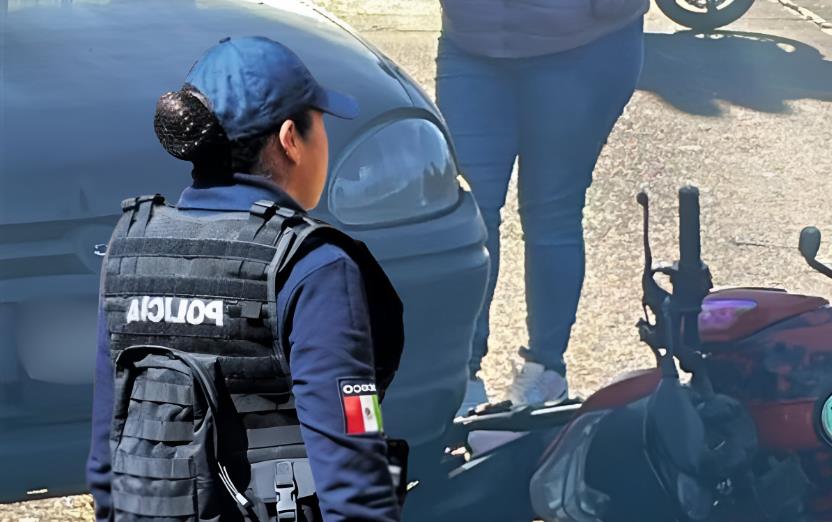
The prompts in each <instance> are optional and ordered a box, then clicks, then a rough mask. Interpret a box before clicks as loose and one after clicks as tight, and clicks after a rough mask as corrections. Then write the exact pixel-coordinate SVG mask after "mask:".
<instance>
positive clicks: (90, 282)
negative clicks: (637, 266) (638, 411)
mask: <svg viewBox="0 0 832 522" xmlns="http://www.w3.org/2000/svg"><path fill="white" fill-rule="evenodd" d="M269 4H275V5H269ZM0 9H5V10H7V11H6V12H4V13H2V14H3V16H4V17H5V26H4V27H3V31H4V35H3V36H4V39H3V42H4V49H3V58H4V60H5V61H4V63H3V67H4V71H3V74H4V76H3V78H2V81H3V84H2V92H3V96H4V98H3V100H2V103H3V109H4V110H3V112H2V114H3V118H4V119H3V120H2V122H1V123H0V165H2V171H0V330H2V331H3V332H4V335H3V336H0V462H3V463H4V464H6V466H7V469H16V470H20V471H19V472H17V473H14V474H8V473H7V474H5V475H4V477H3V478H0V502H5V501H14V500H20V499H22V498H27V497H28V498H31V497H36V496H53V495H57V494H65V493H73V492H81V491H83V490H84V489H85V485H84V477H83V473H84V460H85V459H86V456H87V450H88V447H89V417H90V408H91V398H92V384H93V383H92V378H93V367H94V360H95V350H96V329H95V318H96V309H97V306H98V303H97V292H98V284H99V270H100V260H101V258H100V257H99V256H98V255H97V254H96V249H98V250H100V247H98V248H97V247H96V245H101V244H105V243H106V242H107V240H108V238H109V235H110V232H111V230H112V226H113V224H114V223H115V221H116V220H117V218H118V216H119V214H120V209H119V201H120V200H121V199H123V198H126V197H131V196H136V195H140V194H148V193H154V192H159V193H162V194H163V195H165V196H167V198H168V199H169V200H172V201H175V200H176V199H177V197H178V194H179V192H180V191H181V190H182V188H184V187H185V186H186V185H187V184H188V183H189V181H190V180H189V178H188V171H189V164H187V163H185V162H181V161H178V160H175V159H173V158H172V157H170V156H168V155H167V154H166V153H165V152H164V150H163V149H162V148H161V146H159V144H158V142H157V140H156V137H155V135H154V133H153V124H152V121H153V113H154V110H155V104H156V100H157V99H158V97H159V96H160V95H161V94H162V93H164V92H166V91H171V90H177V89H179V88H180V86H181V83H182V81H183V79H184V77H185V75H186V73H187V71H188V68H189V67H190V65H191V64H192V63H193V61H194V60H195V59H196V58H197V57H198V56H199V55H200V54H201V53H202V52H204V51H205V50H206V49H207V48H208V47H210V46H211V45H213V44H215V43H216V42H217V41H218V40H219V39H220V38H223V37H225V36H231V37H234V36H240V35H250V34H261V35H265V36H269V37H272V38H275V39H277V40H280V41H282V42H283V43H285V44H287V45H288V46H289V47H290V48H292V49H293V50H294V51H295V52H297V53H298V55H299V56H300V57H301V58H302V59H303V60H304V62H306V63H307V65H308V66H309V68H310V70H311V71H312V73H313V74H314V75H315V76H316V78H317V79H318V80H319V81H320V82H321V83H322V84H324V85H327V86H329V87H332V88H335V89H337V90H340V91H342V92H345V93H347V94H351V95H353V96H355V97H356V99H357V100H358V102H359V105H360V106H361V115H360V116H359V118H358V119H356V120H352V121H344V120H338V119H336V118H331V117H327V120H326V123H327V130H328V134H329V137H330V164H331V166H337V165H338V163H339V161H340V160H341V157H342V156H343V155H344V154H346V153H348V151H349V150H350V147H351V146H352V144H354V143H355V142H356V141H357V140H359V139H360V138H361V136H362V135H364V134H365V133H367V132H369V131H371V129H372V128H373V127H375V126H379V125H384V124H386V123H388V122H392V121H397V120H399V119H405V118H421V119H425V120H429V121H431V122H433V123H434V124H436V125H437V126H438V127H439V128H440V130H441V132H442V133H443V134H444V135H445V136H446V138H447V136H448V131H447V128H446V126H445V124H444V122H443V120H442V117H441V115H440V114H439V112H438V110H437V109H436V107H435V106H434V105H433V104H432V103H431V102H430V100H429V99H428V98H427V96H426V95H425V94H424V92H423V91H422V90H421V89H420V88H419V87H418V86H416V85H415V84H413V83H412V80H410V79H409V78H408V77H407V76H406V75H404V74H403V73H402V72H401V71H399V70H398V68H397V67H395V65H394V64H392V62H390V61H389V60H388V59H387V58H385V57H384V56H383V55H382V54H381V53H380V52H378V51H377V50H375V49H374V48H373V47H372V46H370V45H369V44H366V42H364V41H363V40H361V39H360V38H358V37H357V36H356V35H354V34H352V33H350V32H349V30H348V29H345V27H344V26H343V24H341V23H340V22H338V21H337V20H334V19H331V18H329V17H327V16H325V15H323V14H321V13H319V12H317V11H316V10H315V9H313V8H311V7H309V6H308V5H305V4H302V3H299V2H294V1H291V0H286V1H281V2H279V3H276V2H266V3H258V2H248V1H240V0H198V1H190V0H114V1H107V0H78V1H74V2H60V1H56V2H48V1H40V2H35V1H28V0H23V1H15V2H10V3H7V4H4V5H3V7H0ZM449 146H450V144H449ZM326 200H327V198H326V194H324V197H322V201H326ZM313 214H314V215H316V216H317V217H321V218H323V219H327V220H332V219H333V216H332V215H331V214H330V213H329V212H328V210H327V209H326V208H325V205H321V208H318V209H315V211H313ZM336 224H337V223H336ZM342 228H343V229H344V230H345V231H347V232H348V233H350V234H351V235H353V236H354V237H356V238H358V239H361V240H363V241H364V242H366V243H367V245H368V246H369V248H370V249H371V250H372V251H373V253H374V254H375V255H376V256H377V257H378V258H379V260H380V262H381V264H382V266H383V267H384V268H385V270H386V271H387V272H388V274H389V275H390V277H391V280H392V281H393V284H394V285H395V287H396V288H397V290H398V291H399V293H400V294H401V296H402V299H403V301H404V304H405V329H406V348H405V355H404V358H403V366H402V367H401V370H400V371H399V373H398V375H397V377H396V380H395V381H394V384H393V386H392V387H391V388H390V390H389V391H388V395H387V397H386V399H385V402H384V406H383V407H384V415H385V420H386V422H385V426H386V427H387V428H388V429H389V431H390V433H391V434H392V435H397V436H404V437H406V438H408V439H409V440H410V441H411V444H413V445H414V446H415V447H416V451H415V452H414V455H415V456H416V458H418V456H419V449H418V447H419V446H420V445H431V444H433V443H434V442H435V441H436V440H437V439H438V438H439V437H441V435H442V433H443V431H444V429H445V428H446V426H447V424H448V423H449V421H450V419H451V418H452V416H453V413H454V411H455V409H456V407H457V405H458V404H459V401H460V400H461V398H462V395H463V393H464V387H465V379H466V376H467V359H468V355H469V350H470V343H471V337H472V335H473V328H474V318H475V317H476V314H477V313H478V311H479V309H480V307H481V303H482V297H483V293H484V289H485V282H486V278H487V267H488V256H487V253H486V251H485V248H484V241H485V227H484V225H483V223H482V219H481V217H480V215H479V211H478V209H477V206H476V204H475V202H474V199H473V196H472V195H471V193H470V192H468V191H467V190H465V189H462V188H460V189H459V200H458V202H457V203H456V204H455V205H453V206H452V207H449V208H445V209H442V210H441V211H438V212H436V213H434V214H431V215H427V216H421V217H418V218H414V219H413V220H412V222H407V223H394V224H385V225H383V226H375V227H352V228H350V227H342ZM27 493H28V494H27Z"/></svg>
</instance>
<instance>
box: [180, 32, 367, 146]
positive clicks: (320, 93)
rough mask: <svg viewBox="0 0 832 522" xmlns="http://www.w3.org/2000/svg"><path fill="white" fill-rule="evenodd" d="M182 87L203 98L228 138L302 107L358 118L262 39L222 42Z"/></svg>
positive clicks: (344, 100)
mask: <svg viewBox="0 0 832 522" xmlns="http://www.w3.org/2000/svg"><path fill="white" fill-rule="evenodd" d="M185 83H186V84H189V85H191V86H192V87H194V88H195V89H196V90H197V91H199V93H200V94H202V96H203V97H204V98H205V99H204V100H203V101H204V102H205V103H206V104H207V105H208V108H209V109H211V112H213V113H214V116H216V118H217V120H218V121H219V123H220V125H221V126H222V128H223V130H224V131H225V134H226V135H227V136H228V138H229V139H230V140H241V139H245V138H251V137H255V136H260V135H263V134H265V133H267V132H269V131H272V130H275V129H276V127H277V126H278V125H280V124H281V123H283V122H284V121H285V120H286V119H287V118H289V117H291V116H293V115H295V114H297V113H298V112H300V111H301V110H302V109H304V108H307V107H312V108H315V109H318V110H320V111H323V112H326V113H329V114H332V115H333V116H337V117H339V118H346V119H352V118H355V117H356V116H358V103H357V102H356V101H355V98H353V97H352V96H348V95H346V94H341V93H339V92H336V91H333V90H330V89H326V88H324V87H322V86H321V85H320V84H318V82H317V81H316V80H315V78H314V77H313V76H312V73H310V72H309V69H307V68H306V66H305V65H304V64H303V62H302V61H301V60H300V58H298V56H297V55H296V54H295V53H293V52H292V51H291V50H290V49H289V48H288V47H286V46H284V45H282V44H280V43H278V42H275V41H274V40H270V39H268V38H265V37H263V36H246V37H242V38H229V37H227V38H223V39H222V40H220V42H219V44H217V45H215V46H214V47H212V48H210V49H208V51H206V52H205V54H204V55H202V57H200V58H199V60H197V62H196V63H195V64H194V65H193V67H191V70H190V72H189V73H188V76H187V78H185Z"/></svg>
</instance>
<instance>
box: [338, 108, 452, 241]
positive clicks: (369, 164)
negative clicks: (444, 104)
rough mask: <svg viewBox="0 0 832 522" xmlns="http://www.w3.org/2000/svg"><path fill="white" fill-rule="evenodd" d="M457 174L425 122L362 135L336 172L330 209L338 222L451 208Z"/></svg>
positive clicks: (379, 219) (371, 221) (363, 222)
mask: <svg viewBox="0 0 832 522" xmlns="http://www.w3.org/2000/svg"><path fill="white" fill-rule="evenodd" d="M458 198H459V184H458V182H457V170H456V164H455V162H454V159H453V157H452V156H451V151H450V148H449V147H448V142H447V141H446V140H445V136H444V135H443V134H442V132H441V131H440V130H439V128H438V127H437V126H436V125H434V124H433V123H431V122H429V121H427V120H421V119H408V120H400V121H397V122H394V123H391V124H388V125H385V126H383V127H380V128H378V129H376V130H374V131H373V132H371V133H369V134H368V135H366V136H365V137H364V138H363V139H362V141H361V142H360V143H359V144H358V145H357V146H356V147H354V148H353V149H352V151H350V152H349V153H348V155H347V156H346V158H345V159H344V160H343V161H342V162H341V163H340V164H339V165H338V166H337V167H336V170H335V172H334V175H333V181H332V185H331V187H330V191H329V208H330V211H331V212H332V214H333V215H334V216H335V217H336V218H337V219H338V220H339V221H341V222H342V223H345V224H349V225H369V224H378V223H389V222H391V221H400V220H408V219H412V218H416V217H421V216H425V215H429V214H433V213H436V212H439V211H441V210H444V209H446V208H448V207H450V206H453V205H454V204H455V203H456V202H457V200H458Z"/></svg>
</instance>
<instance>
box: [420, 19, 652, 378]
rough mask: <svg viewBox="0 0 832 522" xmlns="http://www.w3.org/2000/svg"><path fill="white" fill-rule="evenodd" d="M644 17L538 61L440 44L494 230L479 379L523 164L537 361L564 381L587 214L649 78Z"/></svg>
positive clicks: (452, 113) (452, 104) (443, 99)
mask: <svg viewBox="0 0 832 522" xmlns="http://www.w3.org/2000/svg"><path fill="white" fill-rule="evenodd" d="M643 55H644V37H643V26H642V20H641V19H639V20H638V21H637V22H635V23H633V24H630V25H628V26H627V27H625V28H624V29H621V30H619V31H616V32H615V33H612V34H609V35H607V36H605V37H603V38H601V39H599V40H596V41H594V42H592V43H590V44H588V45H585V46H582V47H578V48H576V49H572V50H569V51H565V52H562V53H556V54H549V55H544V56H539V57H532V58H519V59H501V58H488V57H482V56H476V55H472V54H468V53H466V52H465V51H462V50H461V49H459V48H458V47H456V46H455V45H454V44H453V43H452V42H450V41H449V40H448V39H447V38H445V37H440V40H439V54H438V57H437V78H436V95H437V101H438V104H439V108H440V109H441V110H442V113H443V114H444V116H445V118H446V120H447V123H448V126H449V128H450V131H451V135H452V138H453V141H454V144H455V147H456V152H457V156H458V159H459V164H460V166H461V169H462V174H463V176H464V177H465V178H466V179H467V180H468V182H469V183H470V185H471V190H472V191H473V193H474V196H475V197H476V199H477V202H478V204H479V206H480V209H481V211H482V215H483V219H484V220H485V224H486V226H487V228H488V236H489V237H488V241H487V244H486V247H487V249H488V251H489V253H490V255H491V272H490V274H489V275H490V277H489V285H488V289H487V291H486V297H485V302H484V303H483V307H482V310H481V312H480V315H479V317H478V319H477V326H476V331H475V334H474V344H473V351H472V358H471V362H470V367H471V371H472V373H473V372H476V371H477V370H479V368H480V361H481V360H482V358H483V356H485V354H486V352H487V342H488V333H489V328H488V320H489V308H490V305H491V300H492V298H493V296H494V287H495V286H496V282H497V275H498V272H499V266H500V222H501V220H500V210H501V209H502V207H503V205H504V204H505V199H506V192H507V190H508V184H509V179H510V177H511V172H512V167H513V165H514V160H515V158H517V157H519V174H518V199H519V201H518V202H519V213H520V222H521V225H522V227H523V237H524V242H525V270H526V281H525V282H526V306H527V310H528V315H527V318H526V325H527V327H528V331H529V347H528V350H521V354H522V355H523V356H524V357H525V358H526V359H527V360H531V361H534V362H538V363H541V364H543V365H545V366H546V367H547V368H550V369H554V370H556V371H558V372H560V373H561V374H564V375H565V372H566V365H565V363H564V360H563V354H564V352H565V351H566V346H567V344H568V342H569V335H570V332H571V330H572V325H573V324H574V322H575V313H576V311H577V307H578V298H579V297H580V293H581V287H582V285H583V279H584V240H583V227H582V224H581V221H582V219H583V208H584V203H585V196H586V191H587V189H588V188H589V186H590V184H591V182H592V171H593V169H594V168H595V163H596V161H597V159H598V155H599V153H600V152H601V148H602V147H603V145H604V143H605V142H606V139H607V136H608V135H609V133H610V131H611V130H612V128H613V125H614V124H615V122H616V120H617V119H618V117H619V116H620V115H621V112H622V111H623V109H624V106H625V105H626V104H627V102H628V101H629V100H630V97H631V96H632V94H633V91H634V90H635V87H636V82H637V80H638V77H639V74H640V73H641V68H642V62H643Z"/></svg>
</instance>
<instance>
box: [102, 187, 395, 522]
mask: <svg viewBox="0 0 832 522" xmlns="http://www.w3.org/2000/svg"><path fill="white" fill-rule="evenodd" d="M235 181H236V183H235V184H233V185H228V186H214V187H208V188H194V187H189V188H186V189H185V190H184V191H183V192H182V195H181V197H180V199H179V202H178V204H177V207H178V208H179V209H180V210H183V211H186V212H188V213H189V214H193V215H195V216H200V215H210V214H212V213H215V212H222V211H224V212H227V211H248V209H249V208H250V207H251V205H252V203H254V202H255V201H258V200H263V199H266V200H272V201H275V202H276V203H278V204H279V205H281V206H287V207H290V208H293V209H295V210H301V209H300V207H299V206H298V204H297V203H296V202H294V201H293V200H292V199H291V198H290V197H289V196H288V195H287V194H286V193H285V192H283V191H282V190H281V189H280V188H278V187H277V186H275V185H274V184H272V183H270V182H268V181H267V180H264V179H263V178H260V177H256V176H248V175H241V174H237V175H235ZM277 314H278V317H291V318H292V319H291V321H288V324H286V325H284V328H285V329H286V332H287V337H288V339H289V344H290V347H289V351H290V353H289V362H290V369H291V373H292V379H293V394H294V396H295V404H296V407H297V412H298V418H299V420H300V422H301V433H302V436H303V439H304V442H305V444H306V446H307V452H308V454H309V459H310V464H311V467H312V473H313V476H314V479H315V485H316V488H317V491H318V496H319V499H320V507H321V511H322V514H323V516H324V520H326V521H327V522H336V521H347V520H349V521H361V520H367V521H379V522H382V521H398V520H400V513H399V508H398V503H397V500H396V497H395V493H394V490H393V484H392V479H391V477H390V472H389V470H388V468H387V459H386V456H385V455H386V444H385V442H384V440H383V438H382V436H381V435H378V434H363V435H359V436H356V435H347V434H346V432H345V421H344V411H343V406H342V401H341V396H340V394H339V390H338V385H337V382H338V379H341V378H344V377H350V378H366V379H371V380H372V379H374V377H375V376H374V366H373V355H372V354H373V343H374V340H375V339H380V338H383V335H384V332H379V331H371V328H370V317H369V308H368V303H367V296H366V293H365V289H364V283H363V279H362V276H361V273H360V271H359V267H358V266H357V264H356V263H355V262H354V261H353V260H352V259H351V258H350V257H348V256H347V255H346V253H344V251H343V250H341V249H340V248H338V247H336V246H334V245H330V244H324V245H322V246H319V247H317V248H315V249H314V250H313V251H311V252H310V253H308V254H307V255H305V256H304V257H303V258H302V259H301V260H300V261H298V262H297V264H296V265H294V266H293V267H292V269H291V273H290V274H289V276H288V279H287V280H286V282H285V284H284V285H283V286H282V287H281V289H280V291H279V292H278V294H277ZM324 326H325V327H324ZM106 330H107V327H106V321H104V320H103V317H102V314H101V312H99V331H98V356H97V357H98V358H97V365H96V381H95V396H94V400H93V436H92V446H91V451H90V457H89V461H88V465H87V478H88V482H89V486H90V489H91V491H92V494H93V498H94V499H95V504H96V518H97V519H98V520H106V519H108V517H109V516H110V510H111V509H110V508H111V501H110V482H109V481H110V445H109V436H110V423H111V418H112V408H113V366H112V361H111V357H110V347H109V343H108V335H107V331H106Z"/></svg>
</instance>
